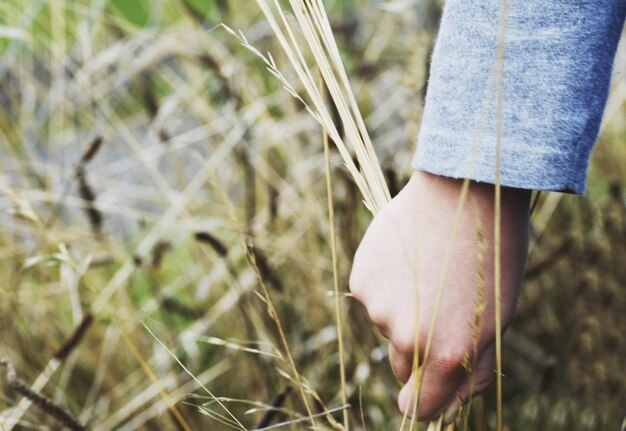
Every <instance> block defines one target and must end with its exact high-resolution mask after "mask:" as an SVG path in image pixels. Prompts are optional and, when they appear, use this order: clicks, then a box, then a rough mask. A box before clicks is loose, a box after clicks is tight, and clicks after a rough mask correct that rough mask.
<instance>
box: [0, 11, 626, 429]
mask: <svg viewBox="0 0 626 431" xmlns="http://www.w3.org/2000/svg"><path fill="white" fill-rule="evenodd" d="M325 4H326V5H327V8H328V11H329V16H330V19H331V22H332V24H333V28H334V32H335V37H336V38H337V41H338V44H339V46H340V48H341V52H342V55H343V59H344V62H345V64H346V68H347V70H348V74H349V76H350V79H351V84H352V86H353V89H354V91H355V93H356V95H357V99H358V102H359V105H360V107H361V109H362V111H363V115H364V117H365V120H366V123H367V127H368V129H369V131H370V133H371V136H372V138H373V140H374V143H375V146H376V150H377V153H378V157H379V160H380V162H381V165H382V167H383V170H384V172H385V176H386V177H387V181H388V183H389V186H390V188H391V190H392V193H396V192H397V191H398V190H399V189H400V188H401V187H402V185H403V184H404V183H405V181H406V180H407V179H408V176H409V175H410V172H411V170H410V160H411V155H412V152H413V150H414V148H415V145H416V142H415V141H416V139H415V138H416V136H417V131H418V128H419V121H420V115H421V109H422V105H423V100H424V94H425V83H426V82H427V79H428V63H429V55H430V52H431V50H432V47H433V42H434V37H435V36H436V30H437V26H438V20H439V16H440V13H441V4H440V3H439V2H434V1H427V0H424V1H420V0H415V1H411V0H406V1H403V0H396V1H390V2H366V1H362V0H350V1H338V0H337V1H328V2H325ZM220 23H225V24H227V25H228V26H229V27H231V28H232V29H234V30H237V31H238V30H241V31H242V32H243V34H245V36H246V38H247V39H248V41H249V42H250V44H251V45H253V46H255V47H256V48H258V49H259V51H261V52H267V51H269V52H271V53H272V55H273V57H274V58H275V60H276V63H277V64H278V67H279V69H281V70H282V71H283V72H284V74H285V76H286V77H287V79H288V80H289V81H290V82H293V84H294V86H295V88H296V89H299V87H298V86H297V82H296V80H295V79H294V76H293V73H292V72H291V71H290V69H289V67H288V63H287V62H286V61H285V58H284V56H283V54H281V51H280V49H279V47H278V45H277V43H276V41H275V39H274V37H273V35H272V33H271V30H270V28H269V26H268V25H267V24H266V22H265V21H264V19H263V17H262V14H261V12H260V9H259V8H258V6H257V4H256V2H253V1H251V0H209V1H204V0H132V1H130V0H91V1H88V0H29V1H27V2H23V1H19V0H4V1H2V3H1V4H0V53H1V54H0V160H1V162H0V163H1V164H0V166H1V169H0V382H1V387H2V392H0V428H1V429H12V428H14V429H37V430H46V429H62V428H67V429H82V427H86V428H88V429H97V430H110V429H122V430H133V429H146V430H149V429H154V430H169V429H172V430H178V429H184V430H186V429H210V430H226V429H267V427H272V426H277V425H279V424H281V423H285V422H288V424H285V425H283V426H281V427H280V428H277V429H291V430H299V429H307V426H308V425H309V424H310V423H309V422H307V419H306V417H307V413H306V410H305V408H304V405H303V403H302V401H301V398H300V396H299V390H300V389H299V386H302V385H303V386H304V387H305V388H306V390H307V391H308V392H309V393H310V395H309V399H310V400H311V406H312V410H313V413H314V414H316V415H319V416H318V418H317V421H316V422H317V425H318V426H319V427H320V428H321V429H333V427H335V428H336V425H335V424H334V423H333V422H334V421H335V420H336V421H339V422H341V415H342V410H343V409H344V408H347V409H348V412H349V416H350V421H351V428H352V429H355V430H361V429H369V430H388V429H399V426H400V422H401V417H400V415H399V413H398V412H397V409H396V401H395V400H396V395H397V391H398V389H399V387H400V386H399V384H398V383H397V382H396V381H395V379H394V378H393V376H392V374H391V371H390V369H389V367H388V365H387V363H386V351H387V347H386V343H385V340H384V339H383V338H382V337H380V336H379V335H378V334H377V333H375V331H374V330H373V329H372V328H371V325H370V324H369V323H368V319H367V317H366V315H365V313H364V311H363V310H362V308H361V307H360V306H359V305H358V304H357V303H356V302H355V301H354V300H353V299H352V298H350V297H349V295H347V294H346V293H347V291H348V289H347V279H348V274H349V270H350V262H351V259H352V255H353V253H354V251H355V249H356V247H357V245H358V242H359V239H360V238H361V236H362V234H363V233H364V231H365V229H366V227H367V225H368V223H369V221H370V220H371V217H370V214H369V213H368V212H367V210H366V209H365V208H364V206H363V205H362V203H361V197H360V196H359V194H358V190H357V189H356V187H355V186H354V184H353V183H352V180H351V179H350V176H349V174H348V172H347V170H346V169H345V168H344V166H343V163H342V161H341V158H340V156H339V154H338V153H336V151H334V150H332V151H331V167H332V178H333V193H334V199H335V212H336V219H335V220H336V227H337V235H338V238H337V239H338V253H339V280H340V289H341V291H342V292H344V293H343V294H342V295H341V304H342V306H343V310H344V322H343V328H344V342H345V352H344V359H345V364H346V375H347V392H348V401H349V407H346V406H343V405H342V400H341V395H340V389H341V385H340V378H339V354H338V347H337V322H336V319H335V314H334V294H333V293H332V290H333V272H332V263H331V251H330V243H329V241H330V225H329V221H328V213H327V211H328V210H327V201H326V184H325V164H324V150H323V140H322V133H321V130H320V127H319V125H318V124H317V123H316V122H315V121H314V120H313V118H312V117H311V116H310V115H309V113H308V112H307V111H306V110H305V109H303V107H302V105H301V104H300V103H299V102H297V101H295V100H294V98H293V97H292V96H291V95H290V94H289V93H287V92H286V91H285V90H284V89H283V88H282V86H281V84H280V83H279V82H277V80H276V79H275V78H274V77H273V76H272V75H271V74H270V73H269V72H268V71H267V70H266V69H265V65H264V64H263V63H262V62H261V61H260V60H259V58H258V57H257V56H255V55H254V54H253V53H251V52H250V51H249V50H247V49H245V48H243V47H242V46H241V45H240V43H239V41H238V40H237V39H236V38H235V37H233V35H231V34H230V33H229V32H228V31H226V30H225V29H224V28H223V27H221V26H219V24H220ZM625 100H626V48H625V47H622V48H621V49H620V51H619V55H618V59H617V63H616V67H615V73H614V83H613V89H612V92H611V98H610V101H609V103H608V106H607V111H606V115H605V121H604V123H603V126H602V135H601V137H600V139H599V141H598V145H597V147H596V150H595V152H594V156H593V160H592V164H591V169H590V173H589V175H590V176H589V191H588V194H587V195H586V196H585V197H574V196H564V195H560V194H542V195H541V196H540V198H539V204H538V205H537V208H536V210H535V212H534V215H533V223H532V245H531V247H532V248H531V255H530V256H531V257H530V261H529V264H528V268H527V272H526V276H525V282H524V287H523V291H522V297H521V301H520V307H519V309H518V313H517V316H516V319H515V321H514V323H513V325H512V328H511V329H510V330H509V331H508V332H507V334H506V336H505V339H504V342H505V356H504V374H505V378H504V380H503V381H504V422H505V424H506V428H505V429H508V430H619V429H620V427H621V426H623V425H622V421H623V415H624V410H623V408H625V407H626V372H625V362H624V358H625V357H626V340H625V337H624V332H625V331H626V320H625V317H624V316H626V295H624V288H625V287H626V144H625V142H624V140H625V138H626V106H624V101H625ZM425 204H427V203H425ZM260 280H262V282H261V281H260ZM265 289H266V291H267V292H268V294H269V297H270V298H271V303H272V306H269V305H268V304H269V302H268V300H267V298H268V296H266V295H265ZM272 307H275V314H274V312H273V311H272V310H273V308H272ZM268 310H269V311H270V312H269V313H268ZM279 327H280V329H279ZM281 332H282V334H283V335H284V340H286V341H287V343H288V346H289V354H290V355H291V357H292V358H293V361H294V363H295V365H296V367H297V369H298V371H299V375H300V377H298V378H296V377H295V375H294V374H293V373H292V370H291V366H290V362H289V355H288V354H287V349H286V347H285V343H284V342H283V336H281ZM298 380H300V381H299V382H298ZM494 392H495V391H494V390H491V389H490V390H489V391H487V393H486V394H485V395H484V396H482V397H479V398H478V399H477V400H476V401H475V402H474V403H473V406H472V410H471V415H470V417H469V418H468V421H467V423H464V424H460V425H459V426H458V427H457V429H472V430H479V431H480V430H491V429H495V400H494ZM622 429H623V428H622Z"/></svg>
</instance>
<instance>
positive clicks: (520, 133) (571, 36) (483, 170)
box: [413, 0, 626, 193]
mask: <svg viewBox="0 0 626 431" xmlns="http://www.w3.org/2000/svg"><path fill="white" fill-rule="evenodd" d="M506 3H507V21H506V27H505V44H504V47H505V48H504V62H503V68H504V72H503V75H502V76H503V98H502V116H501V118H502V134H501V138H502V139H501V142H502V145H501V151H502V152H501V180H502V184H503V185H505V186H511V187H519V188H525V189H536V190H557V191H566V192H572V193H583V192H584V190H585V186H586V171H587V166H588V163H589V156H590V153H591V149H592V147H593V144H594V142H595V140H596V138H597V134H598V130H599V127H600V122H601V119H602V113H603V110H604V106H605V104H606V99H607V96H608V90H609V84H610V80H611V71H612V67H613V60H614V57H615V51H616V47H617V44H618V41H619V38H620V34H621V31H622V27H623V25H624V16H625V14H626V0H598V1H585V0H509V1H507V2H506ZM499 6H500V1H499V0H448V1H447V3H446V6H445V10H444V14H443V17H442V23H441V28H440V30H439V36H438V39H437V44H436V46H435V51H434V53H433V59H432V65H431V75H430V80H429V84H428V93H427V97H426V106H425V111H424V116H423V119H422V126H421V130H420V134H419V140H418V147H417V151H416V154H415V159H414V163H413V165H414V166H415V167H416V168H418V169H421V170H425V171H428V172H431V173H434V174H439V175H444V176H449V177H455V178H464V177H469V178H471V179H474V180H478V181H484V182H488V183H495V178H496V176H495V174H496V163H495V160H496V95H497V79H496V76H497V73H496V63H497V62H496V57H497V48H498V39H499V28H500V24H499Z"/></svg>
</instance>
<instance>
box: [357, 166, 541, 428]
mask: <svg viewBox="0 0 626 431" xmlns="http://www.w3.org/2000/svg"><path fill="white" fill-rule="evenodd" d="M462 186H463V181H462V180H455V179H451V178H446V177H441V176H437V175H432V174H428V173H425V172H420V171H418V172H415V173H414V174H413V176H412V177H411V180H410V181H409V183H408V184H407V185H406V186H405V187H404V189H403V190H402V191H401V192H400V193H399V194H398V196H396V197H395V198H394V199H393V200H392V201H391V202H390V203H389V204H388V205H387V206H386V207H385V208H384V209H383V210H382V211H381V213H380V214H379V215H378V216H377V217H376V218H375V219H374V221H373V222H372V224H371V225H370V227H369V229H368V230H367V232H366V234H365V237H364V238H363V240H362V242H361V244H360V246H359V248H358V250H357V252H356V255H355V257H354V263H353V267H352V273H351V275H350V289H351V291H352V293H353V294H354V296H355V297H356V299H357V300H358V301H359V302H361V303H362V304H363V305H364V306H365V308H366V309H367V312H368V314H369V316H370V318H371V320H372V322H373V323H374V324H375V325H376V326H377V327H378V329H379V330H380V331H381V332H382V334H383V335H384V336H386V337H387V338H388V339H389V340H390V346H389V361H390V364H391V368H392V370H393V373H394V375H395V376H396V377H397V378H398V380H400V381H401V382H402V383H404V387H403V388H402V390H401V391H400V394H399V397H398V405H399V407H400V410H401V411H402V412H406V413H407V414H408V415H409V416H411V413H412V410H413V404H414V403H413V400H414V392H415V391H414V388H415V378H416V375H415V373H414V372H413V357H414V352H415V350H416V349H415V346H416V345H417V349H418V352H419V362H420V364H421V365H420V369H421V370H422V371H423V372H424V374H423V383H422V386H421V390H420V397H419V404H418V410H417V417H418V418H419V420H431V419H434V418H436V417H437V416H439V415H440V414H442V413H444V412H445V411H446V410H449V409H450V408H452V409H454V408H455V407H457V406H458V404H459V402H460V401H467V400H468V399H469V398H470V397H471V396H472V395H473V394H477V393H479V392H481V391H482V390H484V389H485V388H486V387H487V386H488V384H489V383H490V382H491V380H492V378H493V376H494V375H495V372H494V369H495V334H496V329H495V307H494V304H495V299H494V289H495V287H494V278H495V277H494V255H495V253H494V243H495V241H494V219H495V216H494V202H495V197H494V186H493V185H489V184H479V183H475V182H472V183H470V187H469V191H468V195H467V200H466V202H465V205H464V208H463V210H462V211H461V213H460V218H459V224H458V229H457V231H456V235H454V238H453V234H454V232H453V226H454V221H455V215H456V213H457V206H458V203H459V198H460V195H461V189H462ZM529 201H530V192H529V191H526V190H520V189H511V188H502V205H501V211H502V216H501V232H502V234H501V274H502V275H501V310H502V328H503V329H504V328H506V327H507V326H508V324H509V322H510V321H511V318H512V316H513V313H514V311H515V306H516V303H517V296H518V289H519V285H520V281H521V277H522V273H523V268H524V265H525V262H526V257H527V249H528V220H529ZM451 244H452V247H451V248H450V246H451ZM449 250H450V251H451V254H450V256H451V258H450V264H449V267H448V268H447V271H445V270H446V268H445V265H446V255H447V254H448V251H449ZM444 272H445V279H444V280H443V286H444V290H443V295H442V299H441V303H440V308H439V313H438V318H437V320H436V324H435V329H434V332H433V338H432V345H431V348H430V352H429V356H428V358H427V361H426V365H425V366H424V364H423V359H424V350H425V348H426V344H427V339H428V333H429V329H430V325H431V320H432V318H433V315H434V313H435V309H436V303H437V296H438V292H439V290H440V286H441V285H442V277H443V276H444ZM481 280H482V281H481ZM481 286H482V287H481ZM481 292H482V299H481ZM481 306H482V308H481ZM472 322H474V324H472ZM416 324H419V333H417V337H416V327H417V326H416ZM477 326H478V327H477ZM416 340H417V344H416ZM466 358H469V359H470V364H471V369H472V370H473V371H472V373H471V375H470V374H469V373H468V372H467V370H466V367H464V362H465V359H466ZM466 365H467V364H466ZM420 373H421V371H420Z"/></svg>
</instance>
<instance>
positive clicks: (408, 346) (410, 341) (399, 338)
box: [391, 330, 417, 355]
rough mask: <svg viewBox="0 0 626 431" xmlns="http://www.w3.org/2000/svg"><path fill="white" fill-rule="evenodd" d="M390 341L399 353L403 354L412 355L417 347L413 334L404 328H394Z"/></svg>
mask: <svg viewBox="0 0 626 431" xmlns="http://www.w3.org/2000/svg"><path fill="white" fill-rule="evenodd" d="M391 342H392V343H393V344H394V346H395V347H396V349H397V350H398V351H399V352H400V353H403V354H405V355H412V354H413V352H415V350H416V347H417V346H416V340H415V336H414V334H413V333H412V332H411V331H406V330H395V331H394V332H393V335H392V338H391Z"/></svg>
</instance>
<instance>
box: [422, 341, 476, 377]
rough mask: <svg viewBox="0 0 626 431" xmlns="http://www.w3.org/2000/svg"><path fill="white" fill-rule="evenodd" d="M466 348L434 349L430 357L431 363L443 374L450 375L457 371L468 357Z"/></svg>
mask: <svg viewBox="0 0 626 431" xmlns="http://www.w3.org/2000/svg"><path fill="white" fill-rule="evenodd" d="M468 355H469V352H468V350H466V349H459V348H455V349H453V350H443V351H434V352H433V355H432V357H431V359H430V360H431V361H432V363H433V365H434V366H435V367H436V368H437V370H438V372H439V373H440V374H441V375H443V376H450V375H453V374H456V373H458V372H459V370H460V369H461V368H462V367H463V364H464V363H465V362H466V361H467V358H468V357H469V356H468Z"/></svg>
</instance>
